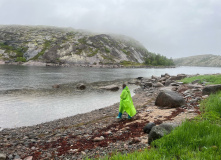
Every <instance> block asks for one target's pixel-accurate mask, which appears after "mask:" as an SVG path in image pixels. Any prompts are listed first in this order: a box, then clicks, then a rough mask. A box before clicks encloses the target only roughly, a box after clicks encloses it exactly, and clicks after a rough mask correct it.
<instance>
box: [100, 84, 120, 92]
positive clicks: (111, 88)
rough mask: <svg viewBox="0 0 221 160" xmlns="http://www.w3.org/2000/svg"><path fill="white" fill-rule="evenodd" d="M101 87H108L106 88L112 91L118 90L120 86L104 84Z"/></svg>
mask: <svg viewBox="0 0 221 160" xmlns="http://www.w3.org/2000/svg"><path fill="white" fill-rule="evenodd" d="M100 89H106V90H110V91H118V90H119V87H118V86H117V85H114V84H113V85H109V86H103V87H100Z"/></svg>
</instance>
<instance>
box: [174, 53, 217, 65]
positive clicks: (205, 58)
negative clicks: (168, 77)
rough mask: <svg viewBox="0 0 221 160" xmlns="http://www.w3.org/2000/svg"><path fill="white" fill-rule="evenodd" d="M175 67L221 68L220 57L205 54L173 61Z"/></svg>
mask: <svg viewBox="0 0 221 160" xmlns="http://www.w3.org/2000/svg"><path fill="white" fill-rule="evenodd" d="M174 63H175V65H176V66H200V67H221V56H218V55H212V54H205V55H197V56H191V57H184V58H177V59H174Z"/></svg>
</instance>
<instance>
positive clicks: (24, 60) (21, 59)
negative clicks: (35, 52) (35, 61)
mask: <svg viewBox="0 0 221 160" xmlns="http://www.w3.org/2000/svg"><path fill="white" fill-rule="evenodd" d="M15 62H26V58H24V57H17V58H16V59H15Z"/></svg>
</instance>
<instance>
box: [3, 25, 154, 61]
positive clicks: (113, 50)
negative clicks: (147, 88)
mask: <svg viewBox="0 0 221 160" xmlns="http://www.w3.org/2000/svg"><path fill="white" fill-rule="evenodd" d="M149 55H153V53H150V52H148V50H147V49H146V48H145V47H143V46H142V45H141V44H140V43H139V42H137V41H136V40H134V39H132V38H130V37H126V36H121V35H109V34H96V33H91V32H87V31H82V30H75V29H72V28H58V27H48V26H16V25H10V26H0V61H6V62H14V61H29V60H33V61H40V62H46V63H57V64H120V63H122V62H127V61H129V62H134V63H143V62H144V61H145V58H146V57H148V56H149Z"/></svg>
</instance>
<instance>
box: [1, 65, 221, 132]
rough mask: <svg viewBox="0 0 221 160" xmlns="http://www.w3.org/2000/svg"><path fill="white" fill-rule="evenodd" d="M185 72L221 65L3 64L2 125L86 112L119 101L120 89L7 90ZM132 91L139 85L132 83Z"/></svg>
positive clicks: (215, 70)
mask: <svg viewBox="0 0 221 160" xmlns="http://www.w3.org/2000/svg"><path fill="white" fill-rule="evenodd" d="M165 73H169V74H170V75H177V74H180V73H184V74H197V73H199V74H211V73H220V68H212V67H178V68H165V69H144V68H143V69H142V68H139V69H126V68H124V69H122V68H119V69H108V68H103V69H98V68H83V67H68V68H62V67H33V66H31V67H29V66H7V65H0V127H1V128H12V127H20V126H28V125H35V124H39V123H43V122H46V121H51V120H55V119H59V118H64V117H67V116H72V115H76V114H78V113H85V112H89V111H92V110H94V109H98V108H102V107H105V106H109V105H111V104H114V103H116V102H119V100H120V99H119V96H120V94H121V90H119V91H117V92H107V91H106V92H97V91H94V92H87V91H85V92H79V93H75V92H73V93H69V94H65V93H62V94H19V93H20V92H17V93H16V94H6V93H5V91H8V90H18V91H20V90H21V91H22V90H24V89H29V90H30V89H31V90H38V89H51V88H52V85H54V84H66V83H75V82H82V81H83V82H86V83H92V82H98V81H111V80H115V79H124V78H137V77H140V76H142V77H147V78H149V77H151V76H152V75H155V76H160V75H161V74H165ZM129 88H130V89H131V92H132V93H133V90H134V89H135V88H136V86H129Z"/></svg>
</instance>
